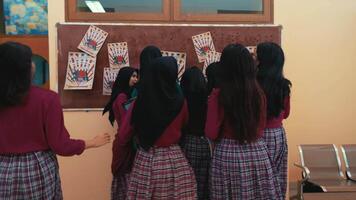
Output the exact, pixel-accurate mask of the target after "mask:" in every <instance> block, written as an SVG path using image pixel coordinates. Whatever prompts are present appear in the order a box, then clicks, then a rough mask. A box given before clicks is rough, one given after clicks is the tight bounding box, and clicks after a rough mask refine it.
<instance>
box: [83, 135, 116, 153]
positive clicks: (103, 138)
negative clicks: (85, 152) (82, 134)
mask: <svg viewBox="0 0 356 200" xmlns="http://www.w3.org/2000/svg"><path fill="white" fill-rule="evenodd" d="M109 142H110V135H109V134H108V133H104V134H99V135H97V136H95V137H94V138H93V139H91V140H86V141H85V148H86V149H89V148H96V147H101V146H103V145H105V144H107V143H109Z"/></svg>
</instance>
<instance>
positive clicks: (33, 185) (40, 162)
mask: <svg viewBox="0 0 356 200" xmlns="http://www.w3.org/2000/svg"><path fill="white" fill-rule="evenodd" d="M0 199H2V200H16V199H22V200H24V199H31V200H37V199H38V200H43V199H46V200H47V199H50V200H61V199H63V196H62V189H61V181H60V176H59V169H58V162H57V157H56V155H55V154H54V153H53V152H52V151H38V152H32V153H26V154H13V155H0Z"/></svg>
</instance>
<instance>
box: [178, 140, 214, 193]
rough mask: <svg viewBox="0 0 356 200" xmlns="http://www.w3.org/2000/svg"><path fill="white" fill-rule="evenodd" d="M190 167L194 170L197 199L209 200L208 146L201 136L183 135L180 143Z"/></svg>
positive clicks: (209, 157)
mask: <svg viewBox="0 0 356 200" xmlns="http://www.w3.org/2000/svg"><path fill="white" fill-rule="evenodd" d="M181 147H182V150H183V152H184V153H185V156H186V158H187V159H188V162H189V164H190V166H191V167H192V168H193V170H194V174H195V178H196V181H197V188H198V199H199V200H205V199H209V168H210V161H211V155H210V145H209V142H208V139H207V138H205V137H202V136H195V135H189V134H187V135H185V136H184V138H183V139H182V142H181Z"/></svg>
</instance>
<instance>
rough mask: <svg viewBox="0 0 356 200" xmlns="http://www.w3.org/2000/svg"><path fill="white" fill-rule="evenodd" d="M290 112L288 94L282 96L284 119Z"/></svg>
mask: <svg viewBox="0 0 356 200" xmlns="http://www.w3.org/2000/svg"><path fill="white" fill-rule="evenodd" d="M289 113H290V96H287V97H285V98H284V119H287V118H288V117H289Z"/></svg>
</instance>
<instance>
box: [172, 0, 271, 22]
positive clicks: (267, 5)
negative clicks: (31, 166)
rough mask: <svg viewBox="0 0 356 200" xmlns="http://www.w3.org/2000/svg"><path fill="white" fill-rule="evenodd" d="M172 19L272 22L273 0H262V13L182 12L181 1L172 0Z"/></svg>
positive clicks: (178, 20) (187, 20)
mask: <svg viewBox="0 0 356 200" xmlns="http://www.w3.org/2000/svg"><path fill="white" fill-rule="evenodd" d="M173 8H174V12H173V14H174V15H173V19H174V21H177V22H222V23H267V24H272V23H273V0H263V13H262V14H190V13H189V14H183V13H182V10H181V1H180V0H174V1H173Z"/></svg>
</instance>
